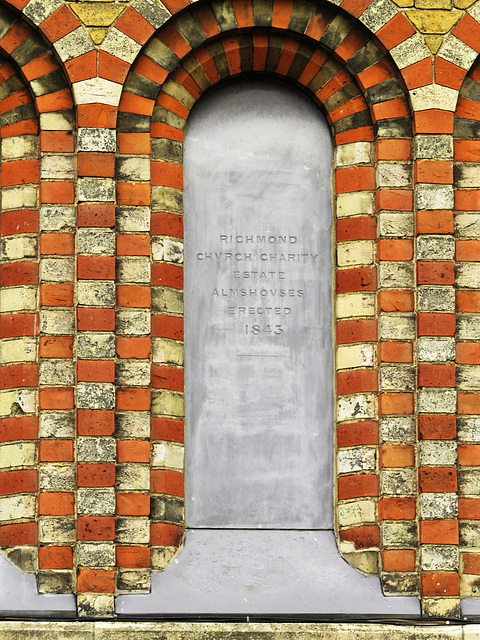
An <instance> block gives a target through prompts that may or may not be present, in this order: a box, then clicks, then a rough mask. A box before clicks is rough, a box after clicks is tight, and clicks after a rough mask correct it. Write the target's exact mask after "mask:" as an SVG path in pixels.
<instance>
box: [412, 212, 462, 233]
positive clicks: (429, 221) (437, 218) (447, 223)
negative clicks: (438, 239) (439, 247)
mask: <svg viewBox="0 0 480 640" xmlns="http://www.w3.org/2000/svg"><path fill="white" fill-rule="evenodd" d="M416 226H417V233H418V234H419V235H421V234H430V233H435V234H444V233H447V234H452V233H453V231H454V228H453V212H452V211H418V213H417V218H416Z"/></svg>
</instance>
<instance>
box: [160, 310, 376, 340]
mask: <svg viewBox="0 0 480 640" xmlns="http://www.w3.org/2000/svg"><path fill="white" fill-rule="evenodd" d="M157 317H158V316H157ZM336 330H337V343H338V344H351V343H353V342H376V341H377V336H378V325H377V321H376V320H343V321H342V322H337V327H336ZM165 337H168V336H165Z"/></svg>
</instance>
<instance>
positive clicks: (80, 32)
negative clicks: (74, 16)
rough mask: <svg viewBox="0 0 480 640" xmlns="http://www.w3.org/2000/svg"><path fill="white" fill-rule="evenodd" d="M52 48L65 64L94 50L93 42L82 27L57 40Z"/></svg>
mask: <svg viewBox="0 0 480 640" xmlns="http://www.w3.org/2000/svg"><path fill="white" fill-rule="evenodd" d="M54 46H55V49H56V51H57V53H58V55H59V56H60V59H61V61H62V62H67V60H71V59H72V58H76V57H77V56H81V55H83V54H84V53H88V52H89V51H93V49H94V46H93V42H92V40H91V39H90V37H89V36H88V33H87V31H86V29H85V28H84V27H83V26H81V27H78V29H75V30H74V31H71V32H70V33H68V34H67V35H66V36H63V38H60V39H59V40H57V41H56V42H55V45H54Z"/></svg>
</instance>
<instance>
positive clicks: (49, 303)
mask: <svg viewBox="0 0 480 640" xmlns="http://www.w3.org/2000/svg"><path fill="white" fill-rule="evenodd" d="M73 294H74V286H73V284H60V283H56V284H41V285H40V304H41V305H42V306H43V307H73Z"/></svg>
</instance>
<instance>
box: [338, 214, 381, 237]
mask: <svg viewBox="0 0 480 640" xmlns="http://www.w3.org/2000/svg"><path fill="white" fill-rule="evenodd" d="M376 237H377V221H376V219H375V218H372V217H366V216H359V217H355V218H346V219H341V220H338V221H337V242H343V241H345V240H375V239H376Z"/></svg>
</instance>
